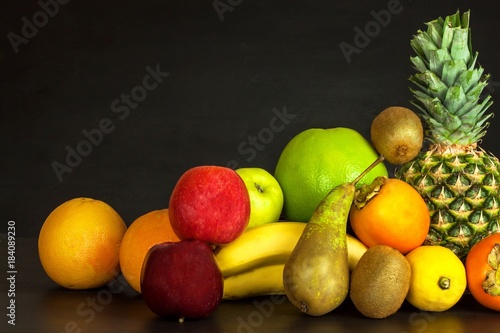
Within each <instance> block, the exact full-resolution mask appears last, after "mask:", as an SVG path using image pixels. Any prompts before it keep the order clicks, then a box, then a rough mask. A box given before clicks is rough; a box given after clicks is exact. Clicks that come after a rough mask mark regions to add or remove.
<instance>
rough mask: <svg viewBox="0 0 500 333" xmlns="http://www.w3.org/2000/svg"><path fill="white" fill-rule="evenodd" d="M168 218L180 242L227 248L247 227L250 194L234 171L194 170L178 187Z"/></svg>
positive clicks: (172, 196)
mask: <svg viewBox="0 0 500 333" xmlns="http://www.w3.org/2000/svg"><path fill="white" fill-rule="evenodd" d="M169 216H170V223H171V224H172V228H173V229H174V231H175V233H176V234H177V235H178V236H179V238H180V239H199V240H203V241H205V242H208V243H210V244H214V245H218V244H227V243H230V242H232V241H233V240H235V239H236V238H238V236H239V235H241V234H242V233H243V231H244V230H245V228H246V227H247V225H248V221H249V219H250V198H249V195H248V190H247V188H246V186H245V183H244V182H243V180H242V179H241V177H240V176H239V175H238V174H237V173H236V172H235V171H234V170H233V169H230V168H227V167H222V166H210V165H207V166H198V167H194V168H191V169H189V170H188V171H186V172H185V173H184V174H183V175H182V176H181V177H180V179H179V180H178V182H177V184H176V185H175V187H174V190H173V191H172V195H171V197H170V204H169Z"/></svg>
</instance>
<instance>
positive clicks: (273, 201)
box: [235, 168, 283, 228]
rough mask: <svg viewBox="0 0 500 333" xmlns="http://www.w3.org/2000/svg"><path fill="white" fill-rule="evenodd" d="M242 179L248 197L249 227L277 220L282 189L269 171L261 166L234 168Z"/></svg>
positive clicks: (281, 203) (281, 201)
mask: <svg viewBox="0 0 500 333" xmlns="http://www.w3.org/2000/svg"><path fill="white" fill-rule="evenodd" d="M235 171H236V173H238V174H239V175H240V177H241V179H243V182H244V183H245V186H246V188H247V190H248V194H249V197H250V221H249V222H248V226H247V228H249V227H254V226H257V225H261V224H264V223H269V222H276V221H278V220H279V217H280V215H281V211H282V209H283V191H282V190H281V186H280V184H279V183H278V181H277V180H276V178H274V176H273V175H271V174H270V173H269V172H267V171H266V170H264V169H262V168H240V169H237V170H235Z"/></svg>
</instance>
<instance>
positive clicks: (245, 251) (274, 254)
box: [215, 221, 306, 276]
mask: <svg viewBox="0 0 500 333" xmlns="http://www.w3.org/2000/svg"><path fill="white" fill-rule="evenodd" d="M305 225H306V223H303V222H288V221H282V222H271V223H265V224H262V225H259V226H256V227H252V228H248V229H247V230H245V232H243V234H241V235H240V236H239V237H238V238H237V239H236V240H234V241H233V242H231V243H229V244H227V245H223V246H220V247H219V248H217V249H216V250H215V258H216V259H217V263H218V264H219V268H220V270H221V272H222V275H224V276H229V275H234V274H238V273H241V272H244V271H246V270H249V269H252V268H256V267H261V266H267V265H271V264H277V263H285V261H286V260H287V259H288V257H289V256H290V253H292V250H293V248H294V247H295V244H297V241H298V240H299V237H300V235H301V234H302V231H303V230H304V227H305Z"/></svg>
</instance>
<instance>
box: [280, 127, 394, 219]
mask: <svg viewBox="0 0 500 333" xmlns="http://www.w3.org/2000/svg"><path fill="white" fill-rule="evenodd" d="M377 157H378V154H377V152H376V151H375V148H373V146H371V144H370V143H369V142H368V141H367V140H366V139H365V138H364V137H363V136H362V135H361V134H360V133H358V132H357V131H355V130H354V129H350V128H345V127H336V128H329V129H321V128H311V129H307V130H305V131H303V132H301V133H299V134H297V135H296V136H295V137H294V138H292V140H290V142H288V144H287V145H286V146H285V148H284V149H283V151H282V152H281V155H280V157H279V159H278V163H277V164H276V169H275V171H274V176H275V178H276V180H278V183H279V184H280V186H281V189H282V190H283V196H284V205H283V212H284V214H285V217H286V219H287V220H290V221H299V222H307V221H309V219H310V218H311V216H312V213H313V212H314V210H315V209H316V207H317V206H318V205H319V203H320V202H321V201H322V200H323V199H324V197H325V196H326V195H327V194H328V192H330V191H331V190H332V189H333V188H334V187H335V186H337V185H340V184H343V183H347V182H351V181H353V180H354V179H356V177H357V176H359V174H361V173H362V172H363V171H364V170H365V169H366V168H367V167H368V166H369V165H370V164H371V163H372V162H374V161H375V160H376V159H377ZM387 175H388V173H387V169H386V167H385V165H384V164H383V163H380V164H378V165H377V166H376V167H375V168H374V169H373V170H371V171H370V172H369V173H368V174H367V175H366V176H365V177H363V179H361V181H360V182H359V183H358V186H361V185H362V184H369V183H371V182H372V181H373V179H375V178H376V177H377V176H387Z"/></svg>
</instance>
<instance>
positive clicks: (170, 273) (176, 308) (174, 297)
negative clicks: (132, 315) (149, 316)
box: [141, 240, 224, 321]
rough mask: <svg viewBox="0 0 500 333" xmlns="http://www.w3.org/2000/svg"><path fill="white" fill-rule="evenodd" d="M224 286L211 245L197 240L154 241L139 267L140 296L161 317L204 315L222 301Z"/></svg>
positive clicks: (208, 313) (199, 316)
mask: <svg viewBox="0 0 500 333" xmlns="http://www.w3.org/2000/svg"><path fill="white" fill-rule="evenodd" d="M223 287H224V280H223V277H222V273H221V272H220V269H219V267H218V266H217V263H216V262H215V257H214V254H213V252H212V248H211V247H210V245H208V244H207V243H206V242H203V241H200V240H183V241H179V242H165V243H160V244H157V245H154V246H153V247H152V248H151V249H150V250H149V251H148V254H147V256H146V259H145V261H144V265H143V268H142V274H141V292H142V297H143V299H144V301H145V302H146V305H147V306H148V307H149V308H150V309H151V310H152V311H153V312H154V313H156V314H157V315H158V316H160V317H172V318H178V319H179V320H180V321H182V320H184V318H186V319H187V318H192V319H198V318H204V317H207V316H208V315H210V313H212V311H213V310H215V308H216V307H217V305H219V303H220V302H221V300H222V295H223Z"/></svg>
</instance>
